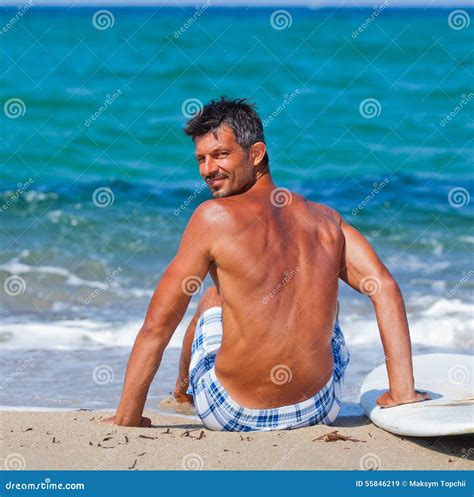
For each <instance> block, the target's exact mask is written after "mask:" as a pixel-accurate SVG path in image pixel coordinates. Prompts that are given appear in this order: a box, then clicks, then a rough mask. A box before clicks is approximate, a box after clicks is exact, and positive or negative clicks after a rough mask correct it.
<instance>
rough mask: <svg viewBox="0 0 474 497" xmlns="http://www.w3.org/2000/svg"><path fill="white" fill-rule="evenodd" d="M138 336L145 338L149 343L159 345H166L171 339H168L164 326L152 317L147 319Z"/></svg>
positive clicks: (141, 338)
mask: <svg viewBox="0 0 474 497" xmlns="http://www.w3.org/2000/svg"><path fill="white" fill-rule="evenodd" d="M137 338H139V339H140V340H145V341H146V342H147V343H149V344H153V345H156V346H157V347H166V345H167V344H168V341H169V340H167V339H166V334H165V332H164V328H163V326H161V325H160V324H159V323H157V322H155V321H152V320H151V319H146V320H145V322H144V323H143V325H142V327H141V328H140V331H139V332H138V336H137Z"/></svg>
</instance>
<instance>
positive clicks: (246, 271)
mask: <svg viewBox="0 0 474 497" xmlns="http://www.w3.org/2000/svg"><path fill="white" fill-rule="evenodd" d="M212 202H216V201H215V200H213V201H212ZM217 202H218V203H219V209H220V215H221V218H222V221H223V222H222V229H221V230H219V235H218V236H217V237H216V238H215V240H213V241H212V250H211V256H212V258H213V260H214V264H213V265H212V266H211V275H212V276H213V278H214V280H215V282H216V285H217V287H218V289H219V292H220V294H221V297H222V300H223V304H222V307H223V343H222V346H221V348H220V350H219V352H218V355H217V359H216V374H217V376H218V378H219V380H220V381H221V382H222V383H223V385H224V386H225V387H226V389H227V390H228V391H229V394H230V395H231V396H232V397H233V398H234V400H236V401H237V402H239V403H240V404H241V405H242V406H244V407H249V408H260V407H262V408H263V407H267V408H268V407H276V406H281V405H287V404H292V403H295V402H299V401H302V400H305V399H307V398H309V397H311V396H312V395H314V394H315V393H316V392H317V391H319V390H320V389H321V388H322V387H323V386H324V385H325V384H326V383H327V381H328V380H329V378H330V377H331V374H332V370H333V356H332V349H331V336H332V331H333V327H334V321H335V317H336V312H337V292H338V277H339V268H340V263H341V256H342V250H343V245H344V236H343V233H342V230H341V227H340V222H339V220H338V218H337V215H336V214H335V213H334V212H333V211H332V210H331V209H329V208H327V207H325V206H323V205H320V204H315V203H313V202H309V201H307V200H306V199H304V198H303V197H301V196H300V195H297V194H294V193H292V194H291V202H290V203H289V204H287V205H284V206H281V207H278V206H275V205H273V203H272V202H271V201H270V197H269V196H268V195H255V194H251V193H250V192H248V193H244V194H241V195H236V196H233V197H228V198H225V199H219V200H218V201H217Z"/></svg>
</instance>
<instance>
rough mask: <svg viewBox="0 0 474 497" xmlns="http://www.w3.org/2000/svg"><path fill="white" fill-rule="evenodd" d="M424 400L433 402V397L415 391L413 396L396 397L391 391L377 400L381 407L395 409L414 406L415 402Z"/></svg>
mask: <svg viewBox="0 0 474 497" xmlns="http://www.w3.org/2000/svg"><path fill="white" fill-rule="evenodd" d="M424 400H431V396H430V395H429V394H428V393H426V392H420V391H418V390H415V391H414V392H413V394H412V395H408V396H404V397H400V396H398V397H397V396H395V395H394V394H392V393H391V391H390V390H388V391H387V392H385V393H384V394H382V395H381V396H380V397H379V398H378V399H377V405H378V406H380V407H383V408H385V407H395V406H399V405H402V404H412V403H414V402H423V401H424Z"/></svg>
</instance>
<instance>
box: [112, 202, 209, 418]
mask: <svg viewBox="0 0 474 497" xmlns="http://www.w3.org/2000/svg"><path fill="white" fill-rule="evenodd" d="M206 210H207V209H206V206H205V204H202V205H201V206H200V207H198V208H197V209H196V211H195V212H194V214H193V216H192V217H191V219H190V221H189V223H188V225H187V227H186V229H185V231H184V234H183V237H182V240H181V244H180V247H179V249H178V252H177V253H176V256H175V257H174V259H173V260H172V261H171V263H170V264H169V266H168V267H167V269H166V271H165V272H164V274H163V277H162V278H161V280H160V282H159V284H158V285H157V287H156V290H155V292H154V294H153V297H152V299H151V302H150V305H149V307H148V311H147V314H146V317H145V321H144V324H143V326H142V328H141V329H140V331H139V333H138V335H137V338H136V340H135V344H134V346H133V349H132V352H131V354H130V359H129V362H128V366H127V372H126V375H125V382H124V386H123V391H122V398H121V400H120V404H119V407H118V409H117V413H116V415H115V416H114V417H112V418H108V419H107V420H104V421H109V422H114V423H116V424H118V425H125V426H149V424H150V422H149V420H147V418H142V413H143V408H144V406H145V401H146V397H147V394H148V389H149V387H150V384H151V382H152V381H153V378H154V376H155V374H156V372H157V370H158V367H159V365H160V363H161V359H162V356H163V352H164V350H165V348H166V346H167V345H168V343H169V341H170V340H171V337H172V335H173V333H174V331H175V329H176V327H177V326H178V324H179V323H180V321H181V319H182V318H183V315H184V313H185V311H186V308H187V307H188V304H189V301H190V299H191V296H192V294H193V292H195V291H196V290H197V289H198V287H199V285H200V283H201V282H202V281H203V280H204V278H205V276H206V274H207V272H208V270H209V266H210V264H211V257H210V243H209V240H210V239H211V238H212V236H211V234H210V233H209V223H208V222H207V219H208V217H209V216H207V215H206Z"/></svg>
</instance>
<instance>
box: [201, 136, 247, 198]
mask: <svg viewBox="0 0 474 497" xmlns="http://www.w3.org/2000/svg"><path fill="white" fill-rule="evenodd" d="M195 145H196V152H195V155H196V159H197V161H198V164H199V173H200V175H201V176H202V177H203V179H204V180H205V181H206V183H207V184H208V186H209V188H210V190H211V193H212V196H213V197H214V198H222V197H229V196H231V195H235V194H237V193H239V192H240V191H242V190H243V189H245V187H246V186H248V185H249V184H250V183H252V182H253V181H254V174H255V172H254V169H255V168H254V166H253V165H252V163H251V162H250V158H249V156H248V154H246V153H245V150H244V149H243V148H242V147H241V146H240V145H239V144H238V143H237V141H236V140H235V136H234V132H233V131H232V129H231V128H229V127H228V126H221V127H220V128H218V129H217V130H216V131H215V132H211V133H207V134H206V135H203V136H199V137H197V138H196V140H195Z"/></svg>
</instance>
